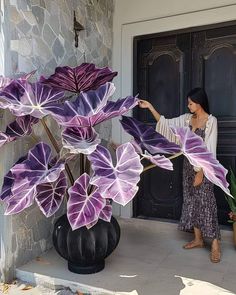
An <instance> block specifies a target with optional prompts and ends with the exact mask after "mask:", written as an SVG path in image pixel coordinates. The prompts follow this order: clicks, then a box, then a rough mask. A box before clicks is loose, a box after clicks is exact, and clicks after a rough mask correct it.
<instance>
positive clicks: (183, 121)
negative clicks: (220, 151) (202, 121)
mask: <svg viewBox="0 0 236 295" xmlns="http://www.w3.org/2000/svg"><path fill="white" fill-rule="evenodd" d="M191 117H192V114H189V113H187V114H184V115H181V116H179V117H177V118H173V119H166V118H165V117H164V116H161V117H160V119H159V121H158V123H157V125H156V131H157V132H159V133H161V134H162V135H163V136H165V137H166V138H167V139H168V140H169V141H172V142H175V143H178V139H177V138H176V136H175V135H174V134H173V132H172V131H171V129H170V126H176V127H187V126H189V123H190V120H191ZM204 141H205V144H206V146H207V149H208V150H209V151H210V152H212V153H213V155H214V156H215V158H216V145H217V119H216V117H214V116H212V115H209V116H208V120H207V122H206V129H205V140H204Z"/></svg>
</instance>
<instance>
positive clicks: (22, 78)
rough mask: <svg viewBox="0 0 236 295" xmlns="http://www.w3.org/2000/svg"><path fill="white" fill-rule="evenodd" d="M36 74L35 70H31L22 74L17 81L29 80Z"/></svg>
mask: <svg viewBox="0 0 236 295" xmlns="http://www.w3.org/2000/svg"><path fill="white" fill-rule="evenodd" d="M36 72H37V70H33V71H32V72H30V73H27V74H23V75H22V76H21V77H20V78H19V79H20V80H29V79H30V78H31V77H32V76H33V75H34V74H35V73H36Z"/></svg>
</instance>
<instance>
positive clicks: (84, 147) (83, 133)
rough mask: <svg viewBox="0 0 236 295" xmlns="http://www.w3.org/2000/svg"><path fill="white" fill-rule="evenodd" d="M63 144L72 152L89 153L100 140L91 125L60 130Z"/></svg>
mask: <svg viewBox="0 0 236 295" xmlns="http://www.w3.org/2000/svg"><path fill="white" fill-rule="evenodd" d="M62 140H63V142H62V143H63V146H64V147H65V148H67V149H69V150H70V153H72V154H78V153H82V154H86V155H89V154H91V153H92V152H94V151H95V149H96V147H97V145H98V144H99V143H100V142H101V140H100V138H99V137H98V134H97V132H96V131H95V130H94V128H92V127H84V128H80V127H77V128H66V129H65V130H64V131H63V132H62Z"/></svg>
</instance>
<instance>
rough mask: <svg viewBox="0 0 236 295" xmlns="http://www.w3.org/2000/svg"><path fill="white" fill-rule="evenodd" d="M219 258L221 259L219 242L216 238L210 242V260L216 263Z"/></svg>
mask: <svg viewBox="0 0 236 295" xmlns="http://www.w3.org/2000/svg"><path fill="white" fill-rule="evenodd" d="M220 259H221V252H220V244H219V241H218V240H216V239H214V240H213V242H212V244H211V253H210V260H211V262H213V263H218V262H220Z"/></svg>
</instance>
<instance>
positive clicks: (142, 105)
mask: <svg viewBox="0 0 236 295" xmlns="http://www.w3.org/2000/svg"><path fill="white" fill-rule="evenodd" d="M138 105H139V107H140V108H142V109H149V110H150V109H151V108H152V104H151V103H150V102H148V101H147V100H144V99H140V100H139V101H138Z"/></svg>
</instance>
